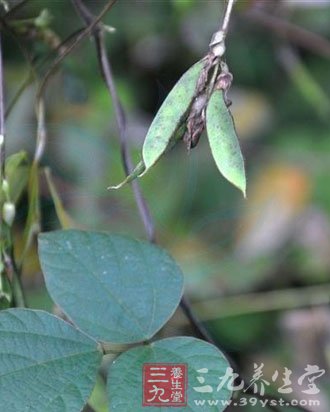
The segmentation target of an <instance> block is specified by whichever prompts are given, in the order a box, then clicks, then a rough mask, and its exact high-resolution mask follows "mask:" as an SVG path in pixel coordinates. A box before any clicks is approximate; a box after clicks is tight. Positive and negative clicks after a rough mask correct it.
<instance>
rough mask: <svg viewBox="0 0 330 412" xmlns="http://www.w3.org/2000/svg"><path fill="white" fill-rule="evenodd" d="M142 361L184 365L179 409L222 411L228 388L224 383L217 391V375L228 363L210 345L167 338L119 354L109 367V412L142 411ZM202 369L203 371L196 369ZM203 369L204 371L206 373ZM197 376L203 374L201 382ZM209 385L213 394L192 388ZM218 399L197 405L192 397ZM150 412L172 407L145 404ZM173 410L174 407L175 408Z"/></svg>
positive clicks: (220, 373)
mask: <svg viewBox="0 0 330 412" xmlns="http://www.w3.org/2000/svg"><path fill="white" fill-rule="evenodd" d="M145 363H174V364H178V363H179V364H180V363H181V364H182V363H185V364H187V368H188V384H187V406H186V407H184V408H182V409H179V410H184V411H187V412H189V411H190V412H201V410H203V412H213V411H223V410H224V409H225V408H226V407H225V406H223V405H222V404H221V401H228V400H229V399H230V397H231V391H230V390H228V389H227V386H226V385H224V387H223V388H222V389H220V390H219V391H217V389H218V385H219V383H220V380H219V378H220V377H222V376H224V375H225V373H226V369H227V368H228V367H229V363H228V361H227V360H226V358H225V357H224V356H223V354H222V353H221V352H220V351H219V350H218V349H217V348H216V347H215V346H213V345H211V344H209V343H206V342H204V341H201V340H199V339H195V338H190V337H179V338H169V339H164V340H160V341H157V342H154V343H152V344H150V345H148V346H143V347H137V348H134V349H131V350H129V351H127V352H125V353H123V354H122V355H120V356H119V357H118V358H117V359H116V360H115V361H114V362H113V363H112V365H111V366H110V369H109V375H108V384H107V390H108V396H109V399H110V409H109V410H110V411H111V412H115V411H116V412H133V411H134V412H140V411H141V412H143V411H145V410H146V408H145V407H142V393H143V388H142V376H143V375H142V370H143V365H144V364H145ZM201 369H204V373H201V372H198V371H200V370H201ZM205 370H207V372H206V373H205ZM197 377H203V378H204V379H205V383H204V384H201V383H200V381H199V380H198V379H197ZM203 385H210V386H211V387H212V389H213V393H200V392H197V391H196V390H195V389H194V388H198V387H201V386H203ZM203 399H206V400H219V404H218V406H203V408H201V406H197V405H196V404H195V400H203ZM147 409H148V411H149V412H159V411H160V410H162V411H164V412H166V411H171V410H172V409H173V408H170V407H168V408H166V407H161V408H159V407H153V406H148V408H147ZM174 409H175V408H174Z"/></svg>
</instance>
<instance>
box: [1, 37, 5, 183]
mask: <svg viewBox="0 0 330 412" xmlns="http://www.w3.org/2000/svg"><path fill="white" fill-rule="evenodd" d="M3 89H4V80H3V61H2V35H1V32H0V183H1V185H2V182H3V179H4V178H5V104H4V90H3Z"/></svg>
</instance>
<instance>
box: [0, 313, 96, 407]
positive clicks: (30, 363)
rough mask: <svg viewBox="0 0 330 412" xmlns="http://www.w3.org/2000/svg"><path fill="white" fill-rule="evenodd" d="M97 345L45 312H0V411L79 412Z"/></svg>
mask: <svg viewBox="0 0 330 412" xmlns="http://www.w3.org/2000/svg"><path fill="white" fill-rule="evenodd" d="M101 358H102V354H101V352H100V351H99V350H98V346H97V343H96V342H95V341H93V340H92V339H91V338H89V337H87V336H86V335H84V334H83V333H81V332H79V331H78V330H77V329H75V328H74V327H73V326H71V325H69V324H68V323H67V322H64V321H63V320H62V319H59V318H57V317H56V316H53V315H51V314H49V313H47V312H43V311H34V310H27V309H9V310H6V311H3V312H1V313H0V410H1V411H10V412H23V411H31V412H32V411H33V412H45V411H47V412H63V411H70V412H79V411H81V409H82V408H83V406H84V405H85V403H86V402H87V399H88V397H89V395H90V393H91V391H92V389H93V386H94V383H95V379H96V375H97V371H98V368H99V366H100V363H101Z"/></svg>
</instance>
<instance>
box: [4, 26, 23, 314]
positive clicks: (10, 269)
mask: <svg viewBox="0 0 330 412" xmlns="http://www.w3.org/2000/svg"><path fill="white" fill-rule="evenodd" d="M5 143H6V139H5V104H4V76H3V56H2V36H1V32H0V190H1V192H2V193H1V199H2V200H4V198H5V197H8V187H6V190H4V183H5V185H6V186H7V182H6V174H5V173H6V170H5V160H6V148H5ZM5 192H7V193H5ZM0 206H1V208H0V245H1V250H0V253H1V262H2V263H3V266H4V269H5V271H6V273H7V276H8V279H9V280H10V282H11V286H12V291H13V295H14V303H15V305H16V306H23V307H24V306H25V299H24V293H23V288H22V285H21V279H20V274H19V271H18V270H17V267H16V264H15V259H14V253H13V239H12V232H11V231H12V229H11V227H10V225H8V224H7V222H6V221H5V219H4V218H3V209H2V208H3V204H2V202H1V204H0Z"/></svg>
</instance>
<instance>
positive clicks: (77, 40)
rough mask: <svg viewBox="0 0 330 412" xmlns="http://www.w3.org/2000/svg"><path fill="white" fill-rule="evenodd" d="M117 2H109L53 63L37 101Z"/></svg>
mask: <svg viewBox="0 0 330 412" xmlns="http://www.w3.org/2000/svg"><path fill="white" fill-rule="evenodd" d="M116 1H117V0H111V1H109V2H108V3H107V4H106V6H105V7H104V8H103V10H102V11H101V13H100V14H99V15H98V16H97V17H95V19H94V20H93V22H92V23H91V24H90V25H89V26H88V27H86V29H85V30H84V31H83V32H81V33H80V34H79V35H78V36H77V37H76V38H75V39H74V40H73V41H72V43H71V44H70V46H68V47H67V48H66V49H65V50H64V51H63V52H62V53H61V54H60V55H59V56H58V57H57V58H56V59H55V60H54V61H53V63H52V65H51V67H50V68H49V69H48V71H47V72H46V74H45V76H44V78H43V79H42V81H41V83H40V86H39V89H38V92H37V99H39V98H40V97H41V96H42V95H43V93H44V89H45V87H46V85H47V83H48V80H49V79H50V77H51V76H52V75H53V74H54V72H55V71H56V70H57V69H58V67H59V65H60V64H61V63H62V61H63V60H64V59H65V58H66V57H67V56H68V55H69V54H70V53H71V52H72V51H73V50H74V49H75V48H76V47H77V46H78V45H79V44H80V43H81V42H82V40H84V39H85V38H86V37H87V36H89V35H90V34H91V33H92V32H93V30H94V29H95V27H96V26H97V25H98V23H99V22H100V21H101V19H102V18H103V17H104V16H105V15H106V14H107V13H108V11H110V10H111V8H112V6H113V5H114V4H115V3H116Z"/></svg>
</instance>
